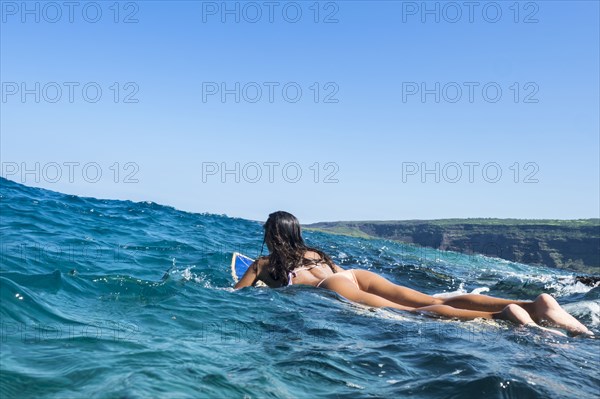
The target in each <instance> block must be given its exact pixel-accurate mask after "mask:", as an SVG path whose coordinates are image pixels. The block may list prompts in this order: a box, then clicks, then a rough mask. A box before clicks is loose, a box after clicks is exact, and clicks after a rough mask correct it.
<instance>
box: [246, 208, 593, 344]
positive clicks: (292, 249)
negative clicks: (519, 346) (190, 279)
mask: <svg viewBox="0 0 600 399" xmlns="http://www.w3.org/2000/svg"><path fill="white" fill-rule="evenodd" d="M264 229H265V235H264V242H265V243H266V244H267V248H268V249H269V253H270V255H269V256H264V257H261V258H259V259H257V260H256V261H255V262H254V263H252V265H251V266H250V267H249V268H248V270H247V271H246V273H245V274H244V276H243V277H242V278H241V279H240V281H239V282H238V283H237V284H236V285H235V288H242V287H247V286H251V285H252V286H253V285H255V284H256V283H257V282H258V281H262V282H264V283H265V284H266V285H268V286H269V287H271V288H276V287H284V286H287V285H292V284H294V285H295V284H305V285H312V286H315V287H320V288H325V289H329V290H332V291H335V292H337V293H338V294H340V295H341V296H343V297H345V298H347V299H349V300H351V301H354V302H358V303H361V304H364V305H367V306H373V307H389V308H395V309H400V310H405V311H409V312H413V313H427V314H433V315H438V316H443V317H449V318H459V319H464V320H471V319H476V318H484V319H500V320H509V321H512V322H515V323H517V324H525V325H532V326H536V327H539V326H538V325H537V324H536V322H537V323H540V322H542V321H545V322H548V323H550V324H552V325H554V326H556V327H559V328H563V329H565V330H567V331H568V332H569V333H571V334H573V335H577V334H586V335H593V334H592V333H591V331H589V330H588V329H587V328H586V327H585V326H584V325H583V324H581V323H580V322H579V321H577V319H575V318H574V317H573V316H571V315H570V314H568V313H567V312H566V311H565V310H564V309H563V308H561V307H560V305H559V304H558V302H556V300H555V299H554V298H553V297H551V296H550V295H548V294H541V295H540V296H538V297H537V298H536V299H535V300H534V301H513V300H507V299H500V298H493V297H490V296H486V295H478V294H466V295H458V296H453V297H450V298H435V297H432V296H430V295H427V294H423V293H421V292H419V291H415V290H412V289H410V288H406V287H403V286H400V285H396V284H393V283H392V282H390V281H388V280H386V279H385V278H383V277H381V276H379V275H377V274H375V273H373V272H370V271H367V270H359V269H350V270H344V269H342V268H341V267H339V266H338V265H336V264H335V263H334V262H333V261H332V260H331V258H330V257H329V256H327V254H325V253H324V252H322V251H320V250H318V249H315V248H310V247H308V246H306V244H305V243H304V240H303V239H302V231H301V229H300V223H299V222H298V219H296V217H294V215H292V214H290V213H287V212H283V211H279V212H274V213H272V214H270V215H269V219H268V220H267V222H266V223H265V225H264ZM540 328H541V327H540ZM553 332H556V331H553Z"/></svg>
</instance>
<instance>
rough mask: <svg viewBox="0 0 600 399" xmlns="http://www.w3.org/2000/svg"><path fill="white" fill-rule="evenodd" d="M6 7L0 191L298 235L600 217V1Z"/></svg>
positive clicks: (43, 4)
mask: <svg viewBox="0 0 600 399" xmlns="http://www.w3.org/2000/svg"><path fill="white" fill-rule="evenodd" d="M1 3H2V4H1V7H2V25H1V39H0V44H1V50H0V51H1V61H0V66H1V71H0V73H1V81H2V99H1V100H2V102H1V107H2V109H1V126H0V127H1V133H2V137H1V149H0V155H1V159H2V176H4V177H7V178H9V179H11V180H15V181H19V182H23V183H25V184H27V185H30V186H39V187H45V188H49V189H53V190H57V191H61V192H66V193H73V194H77V195H84V196H94V197H100V198H119V199H131V200H135V201H142V200H144V201H155V202H158V203H162V204H167V205H171V206H174V207H176V208H179V209H183V210H188V211H194V212H210V213H217V214H227V215H230V216H237V217H243V218H249V219H255V220H264V219H266V217H267V215H268V213H270V212H272V211H275V210H280V209H282V210H288V211H290V212H292V213H294V214H296V215H297V216H298V217H299V218H300V220H301V221H302V222H304V223H309V222H316V221H326V220H364V219H387V220H389V219H416V218H419V219H433V218H454V217H514V218H588V217H599V216H600V215H599V212H600V209H599V208H600V199H599V192H600V187H599V180H600V176H599V151H600V143H599V135H600V133H599V132H600V126H599V109H600V101H599V87H600V86H599V70H600V66H599V50H598V49H599V48H600V43H599V36H600V32H599V6H598V4H599V3H598V2H596V1H569V2H566V1H565V2H561V1H541V2H521V3H518V4H517V6H516V7H515V2H513V1H509V2H496V3H494V2H478V5H477V6H475V7H474V8H473V9H471V10H470V9H469V8H468V6H467V5H465V2H453V3H452V2H451V3H448V2H429V3H427V7H428V10H424V9H423V2H420V1H419V2H401V1H370V2H367V1H339V2H319V3H318V6H315V1H308V2H302V1H300V2H279V1H277V2H270V3H269V2H228V6H227V7H228V8H229V10H233V11H232V13H227V10H223V2H220V1H219V2H200V1H169V2H167V1H140V2H120V3H118V5H119V7H118V14H117V8H115V6H114V2H113V1H108V2H98V3H90V2H79V3H78V6H76V7H74V8H73V9H69V8H68V6H66V5H64V2H55V3H53V4H54V5H49V4H50V3H47V2H26V3H22V2H20V1H18V2H7V1H2V2H1ZM23 4H26V6H24V5H23ZM56 4H58V5H59V6H60V8H61V9H57V8H56V6H55V5H56ZM96 4H99V6H100V7H99V11H100V12H101V15H98V14H97V11H98V9H97V7H96ZM24 7H28V10H32V11H31V13H28V11H27V10H25V9H24ZM36 7H37V8H36ZM236 7H237V8H236ZM436 7H437V8H436ZM317 9H318V14H317ZM258 10H260V13H261V14H260V15H259V14H257V11H258ZM298 10H300V12H301V15H299V14H298ZM428 11H431V13H428ZM498 12H500V14H498ZM236 14H237V15H236ZM97 15H98V16H97ZM36 18H38V19H39V22H37V21H36ZM236 18H239V22H237V21H236ZM436 18H437V19H438V20H437V21H436ZM70 19H72V22H71V21H70ZM115 19H116V20H117V21H118V22H117V23H115ZM271 19H272V22H271ZM94 20H97V22H93V21H94ZM136 20H137V22H136ZM295 20H297V22H293V21H295ZM315 20H317V21H318V22H315ZM53 21H55V22H53ZM125 21H128V22H132V23H125ZM336 21H337V22H336ZM494 21H495V22H494ZM53 82H54V83H53ZM69 82H72V83H69ZM115 82H116V83H117V85H116V86H115V85H114V84H115ZM236 82H239V91H238V93H237V94H239V97H240V98H239V102H236V101H235V100H236V98H235V96H236V93H235V91H236V89H235V88H236ZM315 82H316V85H315ZM36 83H39V89H38V88H36ZM436 83H437V84H439V86H438V87H439V90H437V93H436ZM86 84H87V87H86V90H87V91H86V93H85V94H86V95H87V97H85V96H84V93H83V87H84V86H85V85H86ZM222 84H224V86H225V89H226V90H230V91H231V92H230V94H226V95H225V98H224V101H223V99H222V97H221V90H222V87H221V86H222ZM286 85H287V86H286ZM284 86H286V90H287V91H285V92H284V91H283V87H284ZM57 87H60V88H61V96H60V98H59V97H58V94H57V93H58V92H57ZM69 87H71V88H72V90H73V91H72V95H73V98H72V99H70V98H69V94H70V93H69V91H70V90H69ZM98 87H99V88H100V89H101V90H102V95H101V96H100V97H99V99H98V101H97V102H92V101H93V99H94V97H95V96H96V94H95V90H96V88H98ZM117 87H118V93H117ZM257 87H259V88H261V91H262V97H260V98H257ZM298 87H299V88H300V89H301V90H302V95H301V96H300V97H298V101H296V102H293V101H294V98H295V97H296V90H297V88H298ZM317 87H318V88H319V89H318V94H317V89H316V88H317ZM483 87H486V91H485V92H484V91H483ZM269 88H272V90H273V93H272V94H273V98H272V101H271V99H270V98H269V94H270V93H269V90H270V89H269ZM457 88H460V89H461V91H462V96H461V97H458V96H457V93H458V92H457ZM469 88H472V90H473V92H472V93H471V94H472V96H473V97H472V98H471V99H470V98H469V94H470V93H469V91H470V89H469ZM498 88H500V89H501V90H502V94H501V95H500V96H497V94H496V90H497V89H498ZM422 89H425V90H429V91H428V92H426V93H428V94H426V95H425V97H424V99H423V98H422V97H421V94H422ZM23 90H29V92H27V91H25V92H24V91H23ZM215 90H217V91H218V92H216V93H215ZM415 91H416V92H415ZM436 94H437V95H438V96H439V99H438V100H439V102H436V98H435V97H436ZM36 95H39V97H40V98H39V102H36ZM286 96H287V97H286ZM115 97H116V101H117V102H115ZM315 99H316V102H315ZM132 100H133V101H135V100H137V102H128V101H132ZM69 162H76V163H78V165H77V164H73V166H72V169H71V171H72V172H73V176H72V178H69V166H68V165H69V164H68V163H69ZM115 162H117V163H118V164H117V165H115ZM236 162H237V163H239V169H238V172H235V167H236ZM269 162H275V163H279V165H277V164H271V165H272V166H269V164H265V163H269ZM470 162H473V163H475V164H469V163H470ZM36 163H38V164H39V169H38V170H37V171H36ZM65 163H67V164H65ZM130 163H131V164H130ZM315 163H318V164H317V165H315ZM436 163H438V164H439V168H438V169H437V171H436V169H435V168H436ZM515 163H518V164H515ZM57 165H58V166H59V167H60V169H59V168H57ZM84 165H85V166H87V169H86V172H85V174H84V172H83V166H84ZM257 165H258V166H259V167H260V172H261V173H262V175H260V176H257V175H256V172H257V168H256V167H257ZM284 165H287V169H286V171H287V174H285V175H284V174H283V166H284ZM469 165H472V166H469ZM486 165H487V166H486ZM215 166H216V167H217V168H218V170H215V169H214V168H215ZM222 166H225V167H226V168H228V169H232V170H234V172H233V173H230V174H225V175H221V171H222ZM457 166H458V168H457ZM484 166H486V173H485V174H484V173H483V167H484ZM23 168H28V169H31V170H33V172H31V173H29V174H25V175H23V174H22V173H21V172H22V171H23ZM298 168H299V170H300V171H301V172H302V176H301V177H300V179H299V181H297V182H295V183H294V182H292V181H294V180H296V172H297V170H298ZM423 168H428V169H431V170H432V172H431V173H429V174H424V175H423V174H422V173H421V172H422V171H423ZM470 168H471V169H470ZM97 169H99V170H101V171H102V176H101V177H100V178H96V176H95V173H96V170H97ZM58 170H60V173H61V174H60V175H57V171H58ZM117 170H118V171H119V172H120V173H119V174H118V176H117V175H115V172H116V171H117ZM315 170H319V172H320V173H319V174H318V176H316V175H315ZM458 170H460V172H461V173H462V174H461V175H460V176H459V175H457V171H458ZM270 171H272V172H274V174H273V176H272V181H270V179H269V172H270ZM469 171H472V172H473V175H472V177H471V178H469ZM498 171H501V173H502V175H501V177H496V173H497V172H498ZM517 171H518V172H519V173H518V174H517V173H516V172H517ZM203 172H204V173H203ZM209 172H210V173H212V172H216V174H210V173H209ZM130 173H133V175H132V176H130V177H129V180H131V181H134V182H130V183H125V182H124V180H127V175H129V174H130ZM236 173H237V175H238V176H239V179H240V180H239V182H236V181H235V180H236ZM331 173H333V175H330V174H331ZM328 175H330V176H329V177H328ZM315 178H316V180H317V182H315ZM436 178H438V179H439V181H438V182H436ZM95 180H98V181H96V182H94V181H95ZM136 180H137V182H135V181H136ZM495 180H497V181H496V182H494V181H495ZM515 180H516V182H515ZM326 181H329V182H326Z"/></svg>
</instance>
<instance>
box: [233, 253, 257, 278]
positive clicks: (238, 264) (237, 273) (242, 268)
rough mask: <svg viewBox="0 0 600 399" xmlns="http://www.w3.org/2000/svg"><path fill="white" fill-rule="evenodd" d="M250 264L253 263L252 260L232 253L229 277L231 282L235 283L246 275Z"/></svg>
mask: <svg viewBox="0 0 600 399" xmlns="http://www.w3.org/2000/svg"><path fill="white" fill-rule="evenodd" d="M252 262H254V259H251V258H249V257H247V256H246V255H242V254H241V253H239V252H234V253H233V257H232V258H231V275H232V276H233V281H235V282H236V283H237V282H238V281H239V280H240V279H241V278H242V277H243V276H244V273H246V270H248V268H249V267H250V265H251V264H252Z"/></svg>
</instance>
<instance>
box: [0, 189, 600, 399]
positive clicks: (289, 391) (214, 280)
mask: <svg viewBox="0 0 600 399" xmlns="http://www.w3.org/2000/svg"><path fill="white" fill-rule="evenodd" d="M0 183H1V191H0V207H1V208H0V212H1V213H0V215H1V231H2V235H1V237H2V242H1V255H2V259H1V269H0V292H1V317H2V319H1V340H0V349H1V355H0V366H1V382H0V397H1V398H2V399H7V398H317V397H323V398H375V397H382V398H384V397H385V398H388V397H408V396H412V397H418V398H468V397H477V398H500V397H502V398H505V397H515V398H597V397H598V396H599V395H600V376H599V370H600V345H599V343H600V340H597V339H588V338H564V337H559V336H557V335H554V334H549V333H545V332H540V331H535V330H531V329H529V328H526V327H516V326H514V325H511V324H508V323H504V322H482V321H470V322H460V321H448V320H439V319H434V318H428V317H425V316H416V315H407V314H403V313H402V312H399V311H393V310H388V309H369V308H366V307H363V306H360V305H356V304H352V303H350V302H348V301H346V300H344V299H343V298H341V297H339V296H338V295H337V294H335V293H333V292H330V291H327V290H324V289H316V288H313V287H306V286H292V287H287V288H280V289H269V288H252V287H250V288H245V289H242V290H239V291H234V290H233V289H232V286H233V280H232V277H231V271H230V260H231V253H232V252H234V251H239V252H243V253H246V254H247V255H250V256H256V255H257V253H258V252H259V250H260V245H261V243H262V236H261V233H262V228H261V224H260V223H258V222H255V221H249V220H243V219H236V218H231V217H227V216H220V215H212V214H195V213H187V212H182V211H179V210H177V209H174V208H171V207H167V206H161V205H158V204H155V203H151V202H138V203H135V202H130V201H114V200H99V199H93V198H82V197H78V196H73V195H65V194H60V193H56V192H51V191H47V190H42V189H38V188H31V187H26V186H23V185H19V184H17V183H14V182H11V181H8V180H5V179H2V180H1V181H0ZM266 216H267V215H265V218H266ZM305 236H306V239H307V241H308V243H309V244H310V245H313V246H316V247H319V248H321V249H323V250H325V251H326V252H328V253H329V254H330V255H331V256H332V257H333V258H334V260H335V261H336V262H337V263H338V264H340V265H341V266H342V267H345V268H362V269H368V270H372V271H374V272H377V273H380V274H382V275H383V276H385V277H387V278H388V279H390V280H391V281H393V282H396V283H398V284H402V285H405V286H408V287H411V288H415V289H418V290H421V291H424V292H426V293H430V294H444V293H459V292H482V293H486V294H491V295H495V296H500V297H507V298H520V299H532V298H534V297H535V296H536V295H538V294H540V293H542V292H548V293H550V294H552V295H554V296H555V297H557V299H558V301H559V302H560V303H561V304H562V305H563V306H564V307H565V308H566V309H567V310H568V311H570V312H571V313H572V314H573V315H575V316H576V317H577V318H578V319H579V320H581V321H582V322H583V323H584V324H586V325H587V326H589V327H590V328H591V329H592V330H593V331H594V332H595V333H596V334H599V333H600V328H599V326H600V324H599V323H600V322H599V319H600V287H596V288H590V287H586V286H584V285H582V284H581V283H576V282H575V281H574V279H573V275H572V274H571V273H569V272H566V271H563V270H556V269H551V268H547V267H540V266H527V265H523V264H517V263H511V262H507V261H503V260H499V259H492V258H486V257H483V256H474V255H467V254H459V253H447V252H440V251H436V250H430V249H423V248H416V247H413V246H408V245H402V244H399V243H394V242H390V241H386V240H365V239H359V238H352V237H344V236H336V235H329V234H324V233H318V232H310V231H306V232H305Z"/></svg>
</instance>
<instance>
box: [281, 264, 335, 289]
mask: <svg viewBox="0 0 600 399" xmlns="http://www.w3.org/2000/svg"><path fill="white" fill-rule="evenodd" d="M305 259H306V258H305ZM309 260H310V261H311V262H312V265H310V263H309V265H310V266H303V267H297V268H295V269H294V270H292V271H291V272H289V273H288V285H292V277H298V274H296V272H299V271H302V270H312V269H314V268H315V267H319V266H328V265H327V264H326V263H323V261H324V259H309Z"/></svg>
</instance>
